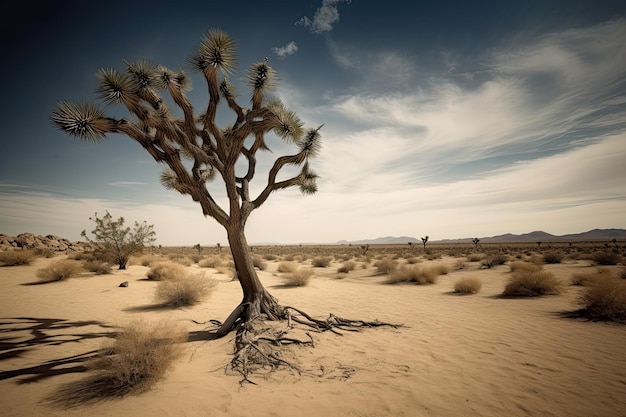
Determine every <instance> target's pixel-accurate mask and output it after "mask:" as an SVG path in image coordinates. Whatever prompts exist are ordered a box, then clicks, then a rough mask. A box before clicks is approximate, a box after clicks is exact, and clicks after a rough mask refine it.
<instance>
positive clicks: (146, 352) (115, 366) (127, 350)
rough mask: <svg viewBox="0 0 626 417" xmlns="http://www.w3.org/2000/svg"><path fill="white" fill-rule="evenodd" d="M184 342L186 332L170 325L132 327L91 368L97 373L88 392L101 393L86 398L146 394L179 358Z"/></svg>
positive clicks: (143, 322) (121, 333)
mask: <svg viewBox="0 0 626 417" xmlns="http://www.w3.org/2000/svg"><path fill="white" fill-rule="evenodd" d="M186 340H187V332H186V330H185V329H184V328H183V327H181V325H180V324H178V323H175V322H172V321H159V322H153V323H150V322H146V321H136V322H133V323H131V324H130V325H128V326H127V327H125V328H124V329H122V331H121V332H119V333H118V334H117V335H116V337H115V341H114V342H113V343H112V344H111V345H110V346H107V347H106V348H105V349H103V352H102V354H101V355H100V356H99V358H98V359H96V361H95V362H94V363H92V364H91V365H90V368H92V369H94V370H95V371H96V375H95V376H94V378H93V379H92V380H91V381H92V385H93V387H91V388H92V390H93V389H96V390H102V392H95V393H93V392H92V393H90V394H86V395H92V396H94V394H99V395H100V396H102V397H118V396H123V395H126V394H129V393H131V392H133V393H138V392H143V391H145V390H147V389H148V388H149V387H150V386H152V385H153V384H154V383H155V382H157V381H158V380H160V379H161V378H162V377H163V376H164V375H165V372H166V371H167V370H168V369H169V368H170V367H171V365H172V363H173V362H174V361H175V360H176V359H177V358H178V357H180V355H181V354H182V343H183V342H185V341H186ZM83 384H84V383H83ZM83 388H84V389H85V390H86V389H87V388H89V385H83Z"/></svg>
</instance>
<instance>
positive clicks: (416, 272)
mask: <svg viewBox="0 0 626 417" xmlns="http://www.w3.org/2000/svg"><path fill="white" fill-rule="evenodd" d="M438 275H439V274H438V271H437V269H436V268H430V267H422V266H417V265H400V266H399V267H397V268H396V269H395V270H394V271H392V272H390V273H389V277H388V278H387V281H386V282H387V283H389V284H396V283H399V282H414V283H416V284H419V285H424V284H434V283H435V282H437V276H438Z"/></svg>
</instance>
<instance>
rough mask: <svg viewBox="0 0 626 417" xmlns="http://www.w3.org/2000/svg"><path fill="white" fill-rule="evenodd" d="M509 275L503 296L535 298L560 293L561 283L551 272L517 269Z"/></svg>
mask: <svg viewBox="0 0 626 417" xmlns="http://www.w3.org/2000/svg"><path fill="white" fill-rule="evenodd" d="M511 274H512V275H511V278H510V279H509V282H508V283H507V284H506V287H505V288H504V292H503V293H502V294H503V295H505V296H513V297H536V296H540V295H553V294H559V293H560V292H561V288H562V283H561V282H560V281H559V280H558V279H557V278H555V276H554V274H552V273H551V272H548V271H543V270H538V271H533V270H528V269H518V270H516V271H514V272H512V273H511Z"/></svg>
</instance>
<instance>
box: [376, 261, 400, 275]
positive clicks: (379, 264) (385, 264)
mask: <svg viewBox="0 0 626 417" xmlns="http://www.w3.org/2000/svg"><path fill="white" fill-rule="evenodd" d="M374 266H375V267H376V272H377V273H379V274H390V273H392V272H393V271H395V270H396V269H397V268H398V261H396V260H393V259H390V258H382V259H380V260H378V261H376V262H375V263H374Z"/></svg>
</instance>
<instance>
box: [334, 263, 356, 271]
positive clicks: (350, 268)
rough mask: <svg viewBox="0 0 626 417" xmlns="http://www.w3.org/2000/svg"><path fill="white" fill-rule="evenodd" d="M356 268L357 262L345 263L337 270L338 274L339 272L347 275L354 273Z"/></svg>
mask: <svg viewBox="0 0 626 417" xmlns="http://www.w3.org/2000/svg"><path fill="white" fill-rule="evenodd" d="M354 268H356V262H354V261H345V262H344V263H343V265H341V266H340V267H339V268H337V272H339V273H340V274H347V273H348V272H350V271H354Z"/></svg>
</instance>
